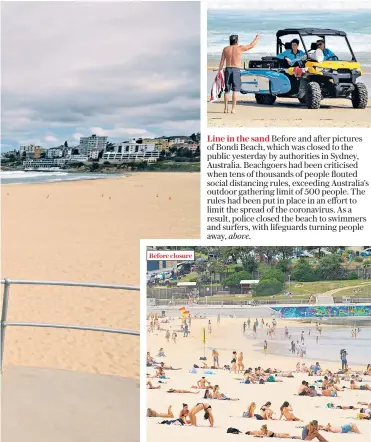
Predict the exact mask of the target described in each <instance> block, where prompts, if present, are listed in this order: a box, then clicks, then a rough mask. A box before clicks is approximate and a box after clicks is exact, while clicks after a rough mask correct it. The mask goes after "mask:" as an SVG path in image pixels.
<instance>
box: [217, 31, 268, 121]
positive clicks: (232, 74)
mask: <svg viewBox="0 0 371 442" xmlns="http://www.w3.org/2000/svg"><path fill="white" fill-rule="evenodd" d="M259 38H260V35H259V34H256V36H255V38H254V40H253V41H252V42H251V43H250V44H248V45H239V44H238V43H239V42H238V35H231V36H230V37H229V46H226V47H225V48H224V49H223V52H222V56H221V59H220V64H219V71H222V70H223V67H224V64H225V66H226V67H225V73H224V83H225V90H224V113H227V112H228V99H229V93H230V92H231V91H232V111H231V112H232V114H234V113H236V105H237V94H238V93H239V92H240V90H241V71H240V69H241V56H242V54H243V53H244V52H247V51H249V50H250V49H252V48H253V47H255V45H256V44H257V42H258V40H259Z"/></svg>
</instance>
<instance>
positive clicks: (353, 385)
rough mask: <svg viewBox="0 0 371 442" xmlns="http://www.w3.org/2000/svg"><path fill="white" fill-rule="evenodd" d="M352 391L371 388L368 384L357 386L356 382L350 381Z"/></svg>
mask: <svg viewBox="0 0 371 442" xmlns="http://www.w3.org/2000/svg"><path fill="white" fill-rule="evenodd" d="M350 389H351V390H367V391H369V390H371V387H370V386H369V385H368V384H363V385H357V384H356V383H355V381H350Z"/></svg>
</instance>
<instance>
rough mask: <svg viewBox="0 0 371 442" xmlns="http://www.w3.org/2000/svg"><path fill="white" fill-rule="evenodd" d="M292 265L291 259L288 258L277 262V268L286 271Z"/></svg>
mask: <svg viewBox="0 0 371 442" xmlns="http://www.w3.org/2000/svg"><path fill="white" fill-rule="evenodd" d="M289 267H290V264H289V261H288V260H287V259H281V260H280V261H278V262H277V264H276V268H277V269H279V270H280V271H281V272H283V273H286V272H287V271H288V269H289Z"/></svg>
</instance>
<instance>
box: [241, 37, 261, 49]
mask: <svg viewBox="0 0 371 442" xmlns="http://www.w3.org/2000/svg"><path fill="white" fill-rule="evenodd" d="M259 38H260V34H256V36H255V38H254V40H253V41H252V42H251V43H250V44H249V45H241V46H240V48H241V49H242V51H243V52H246V51H249V50H250V49H252V48H253V47H254V46H255V45H256V43H257V42H258V40H259Z"/></svg>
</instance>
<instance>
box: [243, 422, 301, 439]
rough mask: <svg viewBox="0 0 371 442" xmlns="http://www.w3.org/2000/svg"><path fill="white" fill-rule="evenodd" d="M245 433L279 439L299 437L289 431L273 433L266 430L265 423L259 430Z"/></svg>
mask: <svg viewBox="0 0 371 442" xmlns="http://www.w3.org/2000/svg"><path fill="white" fill-rule="evenodd" d="M245 434H247V435H249V436H254V437H278V438H280V439H301V438H300V437H299V436H291V434H289V433H275V432H273V431H271V430H268V427H267V425H262V426H261V428H260V430H257V431H246V433H245Z"/></svg>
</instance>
